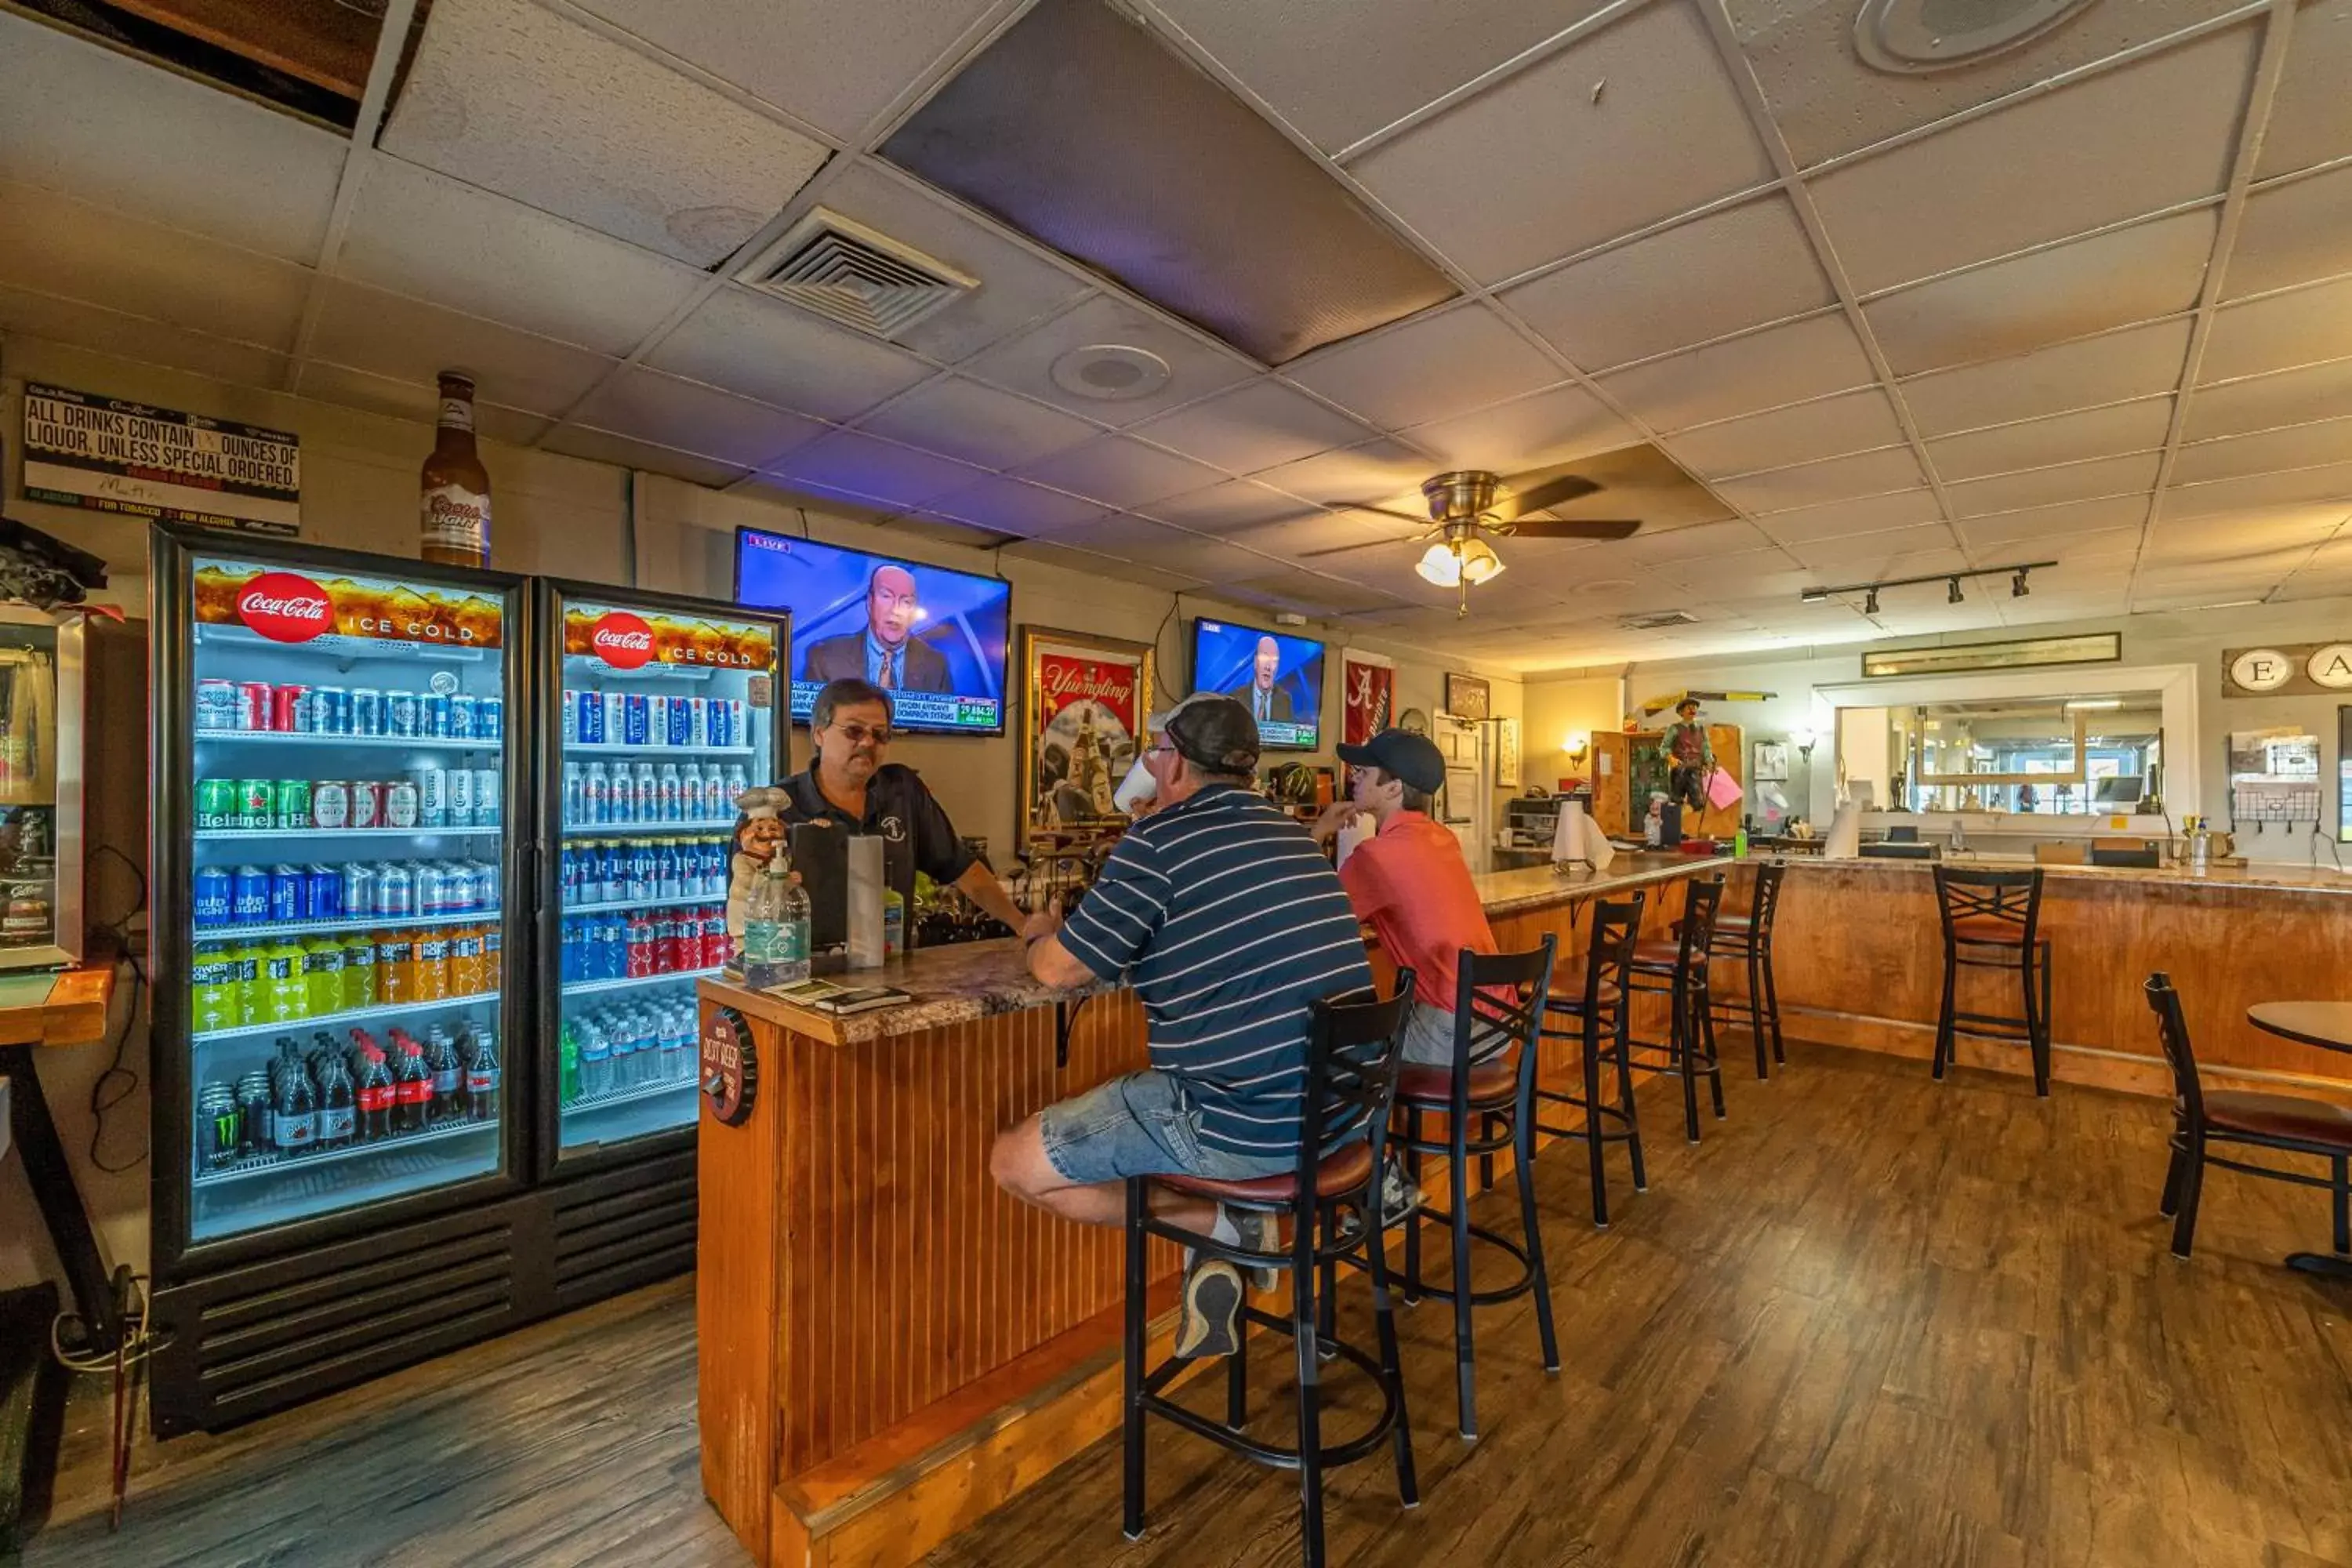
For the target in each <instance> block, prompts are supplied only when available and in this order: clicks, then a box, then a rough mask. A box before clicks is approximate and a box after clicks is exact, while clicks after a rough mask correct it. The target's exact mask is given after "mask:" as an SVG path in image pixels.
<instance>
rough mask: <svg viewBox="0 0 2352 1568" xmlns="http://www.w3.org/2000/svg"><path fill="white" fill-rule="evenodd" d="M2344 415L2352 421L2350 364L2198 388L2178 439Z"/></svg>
mask: <svg viewBox="0 0 2352 1568" xmlns="http://www.w3.org/2000/svg"><path fill="white" fill-rule="evenodd" d="M2346 415H2352V359H2340V360H2336V361H2335V362H2333V363H2328V364H2315V365H2306V366H2305V367H2304V368H2303V369H2301V370H2287V371H2281V372H2279V373H2278V374H2274V375H2258V376H2250V377H2248V378H2247V379H2245V380H2243V381H2226V382H2222V383H2221V384H2219V385H2216V386H2200V387H2199V388H2198V389H2197V394H2196V395H2195V396H2193V397H2191V398H2190V399H2189V417H2188V418H2187V419H2186V420H2184V421H2183V422H2182V426H2181V438H2182V439H2183V440H2186V441H2207V440H2210V439H2212V438H2213V437H2216V436H2245V435H2251V434H2252V433H2253V432H2254V431H2257V430H2274V429H2276V428H2278V427H2279V426H2284V425H2300V424H2303V423H2305V422H2306V421H2308V420H2312V419H2332V418H2337V417H2340V416H2346Z"/></svg>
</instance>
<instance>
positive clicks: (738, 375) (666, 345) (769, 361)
mask: <svg viewBox="0 0 2352 1568" xmlns="http://www.w3.org/2000/svg"><path fill="white" fill-rule="evenodd" d="M645 363H647V364H649V365H652V366H653V367H654V368H655V369H656V370H666V371H669V372H671V373H673V374H677V375H683V376H689V377H691V378H693V379H694V380H696V381H699V382H702V383H704V384H707V385H710V386H718V387H724V388H725V389H726V390H728V391H729V392H740V393H741V394H742V395H744V396H746V397H756V398H758V399H759V400H760V401H761V402H762V403H771V404H773V405H776V406H777V407H779V408H790V409H792V410H793V411H794V412H796V413H800V414H808V415H814V416H816V417H817V418H819V419H832V420H836V421H838V420H847V419H854V418H856V416H859V415H861V414H864V413H865V412H866V411H867V410H868V409H870V408H872V407H873V406H874V405H876V404H877V403H880V402H882V401H884V400H885V399H886V398H889V397H893V396H896V395H898V394H899V393H901V392H904V391H906V390H907V389H908V387H910V386H912V385H914V384H916V383H917V382H919V381H922V380H924V379H925V378H927V377H928V376H929V375H930V374H932V367H931V366H929V364H926V363H924V362H923V361H921V360H919V359H917V358H916V357H915V356H914V355H912V354H910V353H905V352H904V351H902V350H899V349H895V348H892V347H891V346H890V345H889V344H887V343H877V342H875V341H874V340H873V339H871V338H867V337H864V336H862V335H860V334H858V333H856V332H853V331H846V330H845V329H843V328H840V327H836V326H834V325H833V324H832V323H830V322H827V321H819V320H818V319H817V318H816V317H814V316H812V315H810V314H808V313H807V312H806V311H804V310H795V309H794V308H793V307H792V306H790V305H787V304H785V303H784V302H783V301H782V300H771V299H767V298H765V297H764V296H762V295H759V294H754V293H752V292H751V290H750V289H738V288H736V287H734V286H733V285H731V284H730V285H729V286H727V287H725V288H722V289H719V292H717V293H716V294H713V295H712V296H711V297H710V298H709V300H705V301H703V303H702V304H701V305H700V306H699V307H698V309H697V310H695V312H694V314H692V315H690V316H688V318H687V319H686V320H685V321H682V322H680V323H679V324H678V325H677V328H676V329H675V330H674V331H671V332H670V333H669V335H668V336H667V337H665V338H664V339H662V341H661V342H660V343H659V344H657V345H656V347H655V348H654V350H653V352H652V353H648V354H647V355H646V357H645Z"/></svg>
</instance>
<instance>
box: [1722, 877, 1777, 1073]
mask: <svg viewBox="0 0 2352 1568" xmlns="http://www.w3.org/2000/svg"><path fill="white" fill-rule="evenodd" d="M1788 869H1789V868H1787V867H1786V866H1783V865H1781V864H1780V862H1779V861H1778V860H1766V861H1762V862H1759V864H1758V865H1757V868H1756V901H1755V902H1754V903H1752V904H1750V905H1748V912H1747V913H1745V914H1738V913H1733V914H1721V913H1718V914H1717V916H1716V918H1715V941H1714V942H1713V943H1712V944H1711V945H1710V946H1709V947H1708V948H1707V950H1706V951H1707V956H1708V957H1709V958H1727V959H1732V960H1735V961H1737V962H1738V963H1744V964H1746V965H1747V966H1748V994H1747V995H1745V996H1720V997H1717V998H1715V1000H1714V1007H1715V1016H1716V1017H1717V1019H1719V1020H1720V1021H1722V1022H1724V1023H1727V1024H1735V1025H1739V1026H1744V1027H1746V1028H1747V1030H1748V1033H1749V1034H1750V1035H1752V1036H1754V1037H1755V1040H1756V1076H1757V1077H1758V1078H1759V1079H1769V1078H1770V1077H1771V1076H1772V1069H1771V1066H1770V1065H1769V1063H1768V1062H1767V1061H1766V1060H1765V1049H1766V1039H1767V1037H1768V1036H1769V1040H1770V1050H1771V1060H1772V1061H1773V1062H1778V1063H1781V1064H1783V1065H1785V1064H1786V1063H1787V1062H1788V1059H1789V1053H1788V1052H1787V1051H1786V1050H1785V1049H1784V1048H1783V1047H1781V1044H1780V991H1779V990H1778V989H1777V988H1776V987H1775V986H1774V984H1773V983H1772V921H1773V918H1774V916H1775V915H1776V914H1777V913H1778V912H1779V910H1780V879H1781V878H1782V877H1783V876H1785V875H1787V873H1788Z"/></svg>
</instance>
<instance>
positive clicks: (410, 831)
mask: <svg viewBox="0 0 2352 1568" xmlns="http://www.w3.org/2000/svg"><path fill="white" fill-rule="evenodd" d="M729 826H733V824H731V823H730V824H729ZM505 832H506V829H505V828H503V827H207V828H205V829H204V830H203V831H202V832H200V833H198V834H197V835H196V842H197V843H199V844H212V843H219V842H226V841H232V840H235V841H243V840H247V839H255V838H309V839H315V840H317V841H318V842H320V843H321V844H341V843H343V842H344V841H346V840H350V839H361V838H497V837H500V836H502V835H503V834H504V833H505Z"/></svg>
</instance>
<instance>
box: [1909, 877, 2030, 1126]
mask: <svg viewBox="0 0 2352 1568" xmlns="http://www.w3.org/2000/svg"><path fill="white" fill-rule="evenodd" d="M1935 869H1936V912H1937V918H1938V919H1939V920H1940V921H1942V924H1943V933H1944V994H1943V1003H1942V1005H1940V1006H1939V1007H1938V1008H1937V1014H1936V1061H1935V1068H1934V1076H1935V1077H1936V1078H1937V1079H1942V1078H1943V1076H1944V1069H1945V1068H1948V1067H1949V1066H1950V1065H1951V1064H1952V1061H1953V1059H1954V1058H1955V1057H1956V1056H1957V1054H1958V1043H1959V1037H1960V1036H1962V1035H1967V1036H1969V1037H1972V1038H1975V1039H1980V1040H2006V1041H2008V1042H2009V1043H2011V1044H2012V1045H2015V1044H2019V1043H2022V1044H2023V1045H2024V1046H2025V1047H2026V1050H2027V1052H2028V1053H2029V1054H2030V1055H2031V1056H2032V1059H2033V1092H2034V1093H2035V1094H2036V1095H2038V1096H2040V1097H2042V1098H2043V1099H2047V1098H2048V1097H2049V1094H2050V939H2049V938H2048V937H2045V936H2043V935H2042V868H2041V867H2039V866H2035V867H2033V868H2031V869H2028V870H2019V871H1993V870H1979V869H1975V868H1956V867H1951V866H1946V865H1943V864H1941V863H1938V864H1937V867H1936V868H1935ZM1963 969H2006V970H2013V971H2015V972H2016V973H2017V975H2018V984H2019V989H2020V992H2021V996H2022V999H2023V1005H2024V1008H2025V1016H2024V1017H2023V1018H2013V1017H2011V1016H2009V1015H2007V1014H2004V1013H1965V1012H1962V1011H1960V1009H1959V1006H1958V988H1959V973H1960V971H1961V970H1963Z"/></svg>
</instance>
